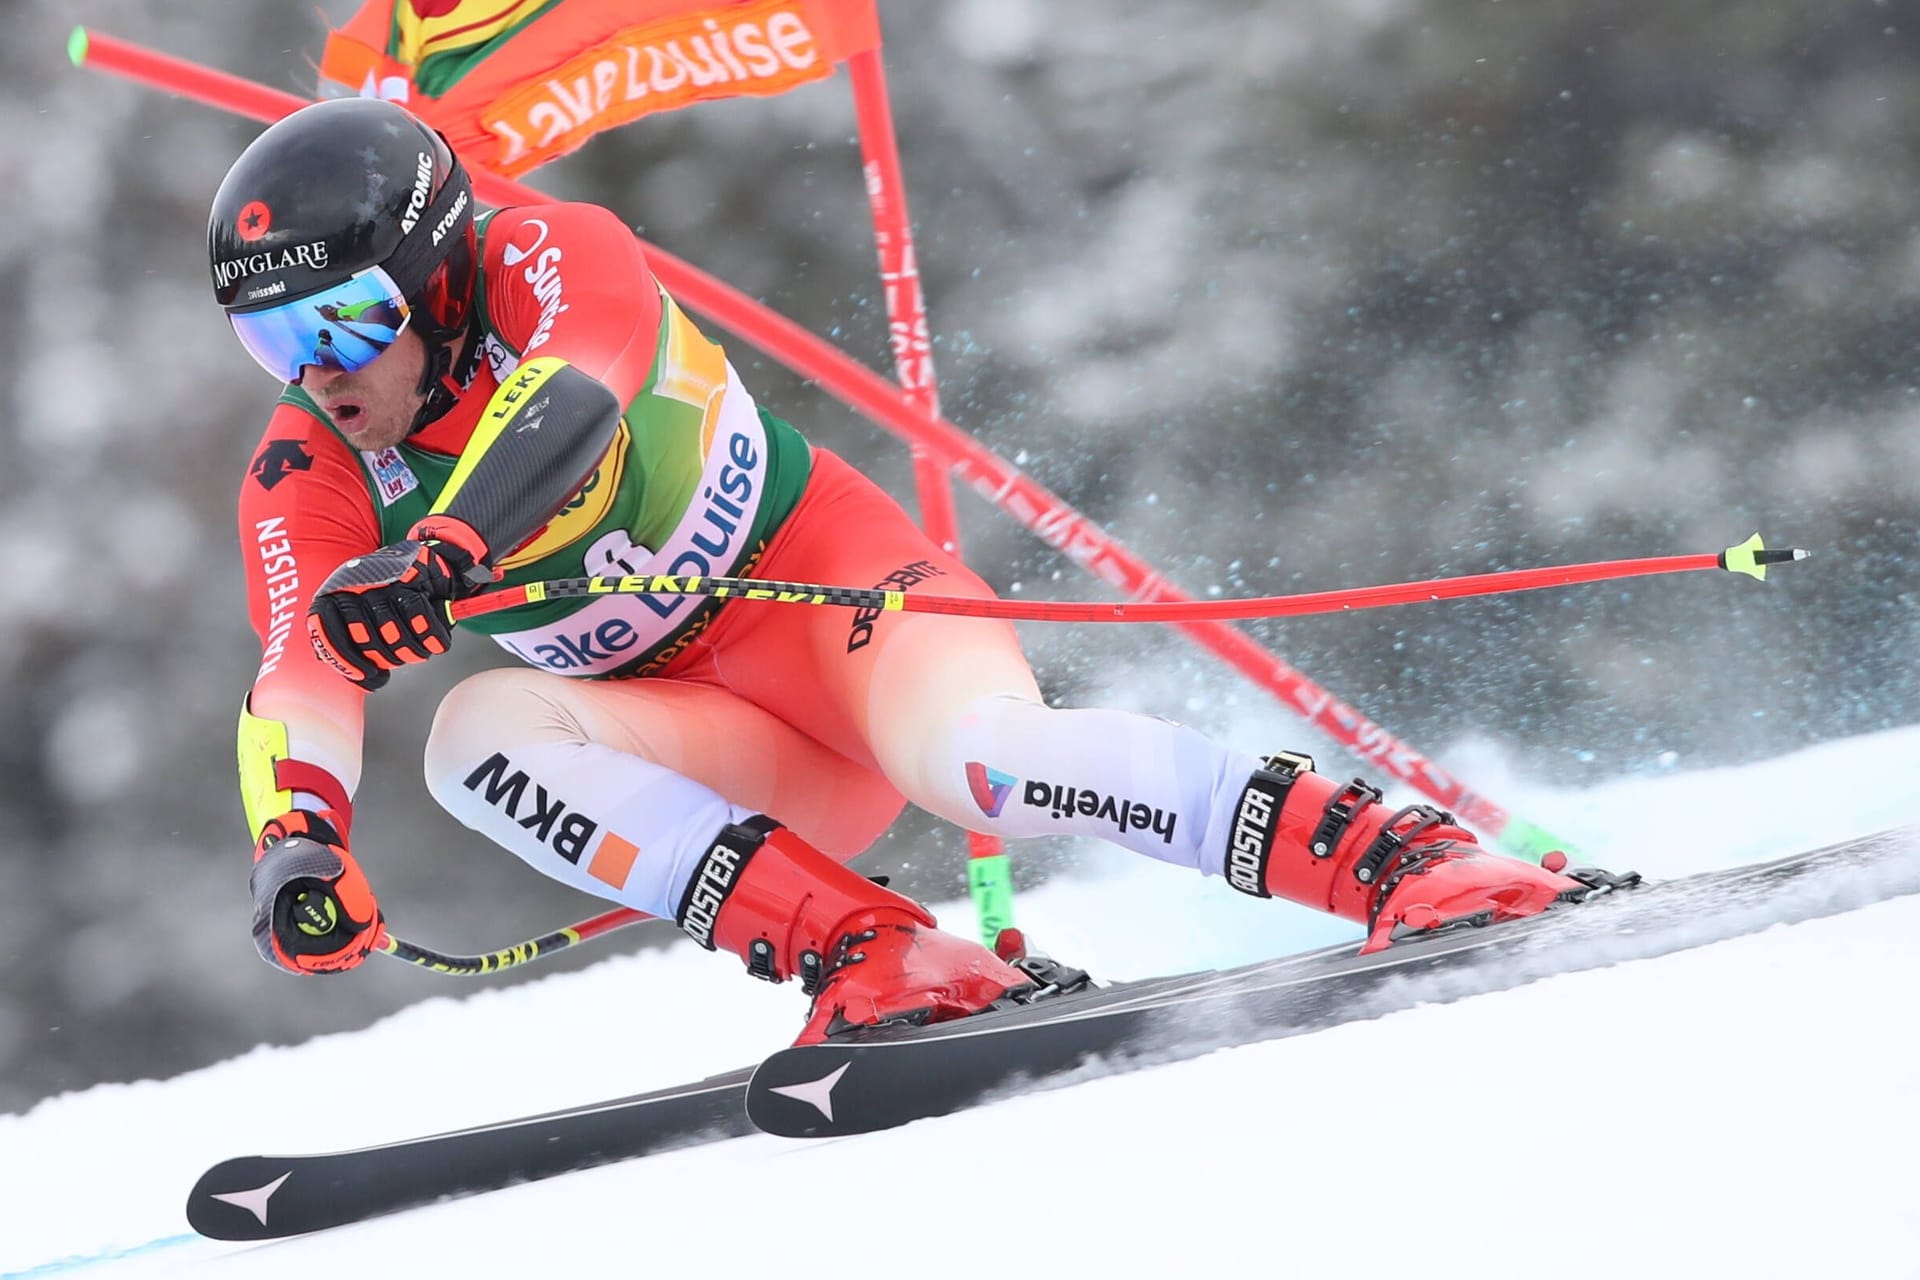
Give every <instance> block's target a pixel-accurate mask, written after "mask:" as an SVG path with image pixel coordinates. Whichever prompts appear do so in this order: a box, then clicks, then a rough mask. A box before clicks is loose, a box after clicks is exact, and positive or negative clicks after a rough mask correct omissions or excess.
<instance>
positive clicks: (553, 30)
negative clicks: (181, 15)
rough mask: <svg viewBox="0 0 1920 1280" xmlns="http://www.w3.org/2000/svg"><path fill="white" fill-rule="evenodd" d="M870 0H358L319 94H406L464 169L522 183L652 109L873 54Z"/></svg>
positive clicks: (876, 36)
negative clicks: (550, 163)
mask: <svg viewBox="0 0 1920 1280" xmlns="http://www.w3.org/2000/svg"><path fill="white" fill-rule="evenodd" d="M879 44H880V25H879V21H878V19H877V18H876V16H875V14H874V8H873V3H872V0H697V2H694V3H689V2H688V0H368V2H367V3H366V4H365V5H363V6H362V7H361V8H360V10H359V11H358V12H356V13H355V14H354V15H353V16H352V17H351V18H349V19H348V20H347V22H346V24H345V25H344V26H342V27H341V28H340V29H339V30H337V31H334V32H333V33H332V34H331V35H329V37H328V39H327V45H326V50H325V52H324V53H323V54H322V55H321V60H320V81H321V90H322V92H323V93H324V94H328V95H334V96H350V95H354V94H358V95H361V96H365V97H383V98H391V99H393V100H394V101H397V102H404V103H405V104H406V105H407V106H408V108H409V109H411V110H412V111H414V112H415V113H416V114H418V115H420V116H421V117H423V118H424V119H426V120H427V121H429V122H430V123H431V124H433V125H434V127H436V128H437V129H439V130H440V131H441V132H442V133H444V134H446V136H447V140H448V141H449V142H450V143H452V144H453V147H454V149H455V150H456V151H458V152H459V153H460V155H461V156H463V157H464V158H465V159H466V160H467V161H468V163H469V164H472V165H478V166H480V167H482V168H486V169H491V170H493V171H494V172H496V173H502V174H506V175H508V176H518V175H520V174H524V173H527V172H528V171H530V170H532V169H535V168H537V167H539V166H540V165H543V164H545V163H546V162H548V161H549V160H552V159H554V158H556V157H558V156H562V155H565V154H566V153H567V152H569V151H572V150H574V149H575V148H577V147H579V146H580V145H581V144H582V143H584V142H586V141H587V139H589V138H591V137H592V136H593V135H594V134H596V133H599V132H600V131H602V130H604V129H611V128H615V127H617V126H619V125H623V124H627V123H629V122H630V121H633V120H637V119H639V118H640V117H641V116H645V115H651V114H653V113H654V112H657V111H672V110H674V109H676V108H679V107H684V106H689V105H691V104H693V103H695V102H708V101H713V100H715V99H719V98H732V97H739V96H743V95H746V96H759V97H767V96H771V95H773V94H779V93H785V92H786V91H787V90H789V89H794V88H797V87H799V86H800V85H803V84H810V83H812V82H814V81H816V80H824V79H826V78H827V77H828V76H830V75H832V74H833V70H834V68H835V67H836V66H837V65H839V64H840V63H841V62H844V61H846V60H847V59H848V58H850V57H852V56H854V55H855V54H858V53H862V52H865V51H867V50H869V49H875V48H878V47H879Z"/></svg>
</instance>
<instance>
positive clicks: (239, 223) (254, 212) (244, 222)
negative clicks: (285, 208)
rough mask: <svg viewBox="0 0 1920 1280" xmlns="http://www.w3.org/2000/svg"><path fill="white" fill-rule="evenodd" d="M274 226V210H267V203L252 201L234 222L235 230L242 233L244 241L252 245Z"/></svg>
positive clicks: (241, 236)
mask: <svg viewBox="0 0 1920 1280" xmlns="http://www.w3.org/2000/svg"><path fill="white" fill-rule="evenodd" d="M272 226H273V210H271V209H269V208H267V203H266V201H264V200H251V201H249V202H248V203H247V207H246V208H244V209H242V210H240V216H239V217H238V218H237V219H235V220H234V224H233V229H234V230H235V231H238V232H239V233H240V238H241V239H242V240H245V241H246V242H247V243H248V244H252V243H253V242H254V241H255V240H258V239H259V238H260V237H261V236H264V235H265V234H267V231H268V229H269V228H271V227H272Z"/></svg>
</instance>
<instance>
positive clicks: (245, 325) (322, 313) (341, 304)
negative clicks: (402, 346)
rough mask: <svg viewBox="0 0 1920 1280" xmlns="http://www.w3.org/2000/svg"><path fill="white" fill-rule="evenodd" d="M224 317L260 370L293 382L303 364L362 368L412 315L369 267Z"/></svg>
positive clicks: (380, 273) (388, 282)
mask: <svg viewBox="0 0 1920 1280" xmlns="http://www.w3.org/2000/svg"><path fill="white" fill-rule="evenodd" d="M228 318H229V319H230V320H232V321H233V331H234V332H235V333H236V334H238V335H239V337H240V345H242V346H244V347H245V348H246V349H247V353H248V354H249V355H251V356H252V357H253V358H254V359H255V360H257V361H259V363H260V367H261V368H263V369H265V370H266V371H267V372H268V373H271V374H272V375H273V376H274V377H276V378H279V379H281V380H283V381H286V382H293V381H296V380H297V379H298V378H299V377H300V370H301V367H302V366H304V365H310V364H311V365H319V366H320V367H321V368H323V369H344V370H346V371H347V372H348V373H351V372H353V371H354V370H355V369H364V368H365V367H366V366H367V365H369V364H371V363H373V361H374V359H375V358H376V357H377V356H378V355H379V354H380V353H381V352H382V351H385V350H386V349H387V348H388V347H390V346H392V345H393V344H394V342H395V340H397V339H398V338H399V337H400V335H401V333H402V332H404V331H405V330H406V327H407V323H408V322H409V321H410V320H412V319H413V313H412V311H411V309H410V308H409V307H408V306H407V300H406V299H405V298H404V297H402V296H401V294H400V290H399V289H398V288H396V287H395V286H394V283H393V280H392V279H391V278H390V277H389V276H388V275H387V273H386V272H384V271H382V270H381V269H380V268H378V267H369V268H367V269H366V270H365V271H362V272H359V273H358V274H356V275H354V276H353V277H352V278H351V279H349V280H347V281H346V282H345V283H343V284H341V285H339V286H337V287H335V288H331V289H323V290H321V291H320V292H319V293H310V294H308V295H307V296H306V297H304V298H296V299H294V300H293V301H292V302H283V303H281V304H280V305H279V306H277V307H268V308H267V309H266V310H264V311H247V312H229V313H228Z"/></svg>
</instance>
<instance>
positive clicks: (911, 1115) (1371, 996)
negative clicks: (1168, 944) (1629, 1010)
mask: <svg viewBox="0 0 1920 1280" xmlns="http://www.w3.org/2000/svg"><path fill="white" fill-rule="evenodd" d="M1916 892H1920V833H1917V832H1916V831H1915V829H1913V828H1903V829H1901V830H1898V831H1890V832H1883V833H1881V834H1879V835H1875V836H1869V837H1866V838H1864V839H1861V840H1854V841H1848V842H1845V843H1842V844H1836V845H1832V846H1829V847H1827V848H1825V849H1819V850H1815V851H1812V852H1809V853H1804V854H1798V855H1795V856H1793V857H1789V858H1782V859H1780V860H1779V861H1777V862H1769V863H1761V864H1757V865H1754V866H1747V867H1738V868H1733V869H1730V870H1725V871H1714V872H1707V873H1704V874H1701V875H1695V876H1688V877H1684V878H1681V879H1677V880H1670V881H1665V882H1661V883H1658V884H1649V885H1642V886H1639V887H1636V888H1630V889H1622V890H1618V891H1615V892H1612V893H1609V894H1606V895H1604V896H1600V897H1596V898H1590V899H1588V900H1587V901H1586V902H1584V903H1581V904H1578V905H1569V906H1564V907H1560V908H1557V909H1555V910H1553V911H1550V912H1548V913H1546V914H1544V915H1541V916H1536V917H1533V918H1531V919H1528V920H1521V921H1515V922H1512V923H1510V924H1503V925H1495V926H1491V927H1485V928H1468V929H1461V930H1457V931H1455V932H1451V933H1445V934H1439V935H1435V936H1429V937H1424V938H1417V939H1411V940H1408V941H1405V942H1402V943H1399V944H1397V945H1395V946H1394V947H1392V948H1390V949H1388V950H1387V951H1384V952H1381V953H1378V954H1375V955H1369V956H1360V955H1355V954H1354V948H1353V947H1352V946H1345V947H1336V948H1330V949H1327V950H1323V951H1318V952H1313V953H1309V954H1306V955H1299V956H1290V957H1286V958H1283V959H1278V960H1272V961H1266V962H1263V963H1260V964H1253V965H1248V966H1245V967H1243V968H1238V969H1231V970H1224V971H1221V972H1217V973H1202V974H1193V975H1189V976H1187V977H1180V978H1161V979H1150V980H1147V981H1144V982H1134V983H1125V984H1121V985H1118V986H1113V987H1107V988H1102V989H1094V990H1092V991H1090V992H1087V993H1085V994H1077V995H1064V996H1060V997H1058V998H1056V999H1053V1000H1042V1001H1039V1002H1037V1003H1034V1004H1030V1005H1026V1006H1020V1007H1015V1008H1011V1009H1004V1010H997V1011H992V1012H988V1013H983V1014H976V1015H975V1016H973V1017H971V1018H965V1019H962V1020H960V1021H957V1022H949V1023H942V1024H939V1025H936V1026H932V1027H913V1026H905V1025H892V1026H884V1027H876V1028H868V1029H862V1030H859V1031H854V1032H848V1033H846V1034H845V1035H844V1036H840V1037H836V1038H835V1039H834V1040H832V1041H830V1042H828V1043H826V1044H818V1045H805V1046H800V1047H797V1048H790V1049H783V1050H781V1051H780V1052H778V1053H775V1054H774V1055H773V1056H772V1057H770V1058H768V1059H767V1060H766V1061H765V1062H763V1063H762V1064H761V1065H760V1068H759V1070H758V1071H756V1072H755V1073H754V1075H753V1081H752V1084H751V1085H750V1086H749V1088H748V1090H747V1114H748V1115H749V1116H750V1117H751V1118H752V1120H753V1122H754V1124H755V1125H756V1126H758V1127H759V1128H760V1129H762V1130H765V1131H766V1132H768V1133H774V1134H779V1135H782V1136H785V1137H795V1138H812V1137H829V1136H835V1135H841V1134H852V1133H865V1132H869V1131H871V1130H875V1129H885V1128H889V1127H891V1126H894V1125H899V1124H904V1123H906V1122H908V1121H910V1120H916V1119H922V1118H925V1117H929V1116H938V1115H945V1114H947V1113H949V1112H952V1111H957V1110H959V1109H961V1108H963V1107H968V1106H972V1105H974V1104H976V1103H979V1102H982V1101H985V1100H987V1099H989V1098H992V1097H995V1096H1002V1095H1006V1094H1010V1093H1014V1092H1019V1091H1021V1090H1024V1089H1028V1088H1031V1087H1034V1086H1035V1084H1036V1082H1040V1081H1044V1080H1045V1079H1047V1078H1048V1077H1053V1076H1059V1075H1062V1074H1064V1073H1068V1072H1072V1071H1075V1070H1077V1069H1080V1068H1082V1067H1085V1066H1087V1065H1088V1064H1089V1063H1091V1062H1093V1061H1094V1060H1095V1059H1098V1060H1099V1062H1100V1064H1101V1066H1102V1068H1103V1069H1111V1068H1114V1067H1116V1066H1119V1065H1135V1066H1139V1065H1150V1064H1154V1063H1160V1062H1167V1061H1173V1060H1177V1059H1182V1058H1190V1057H1196V1056H1198V1055H1200V1054H1203V1053H1207V1052H1209V1051H1211V1050H1213V1049H1217V1048H1221V1047H1225V1046H1228V1045H1239V1044H1251V1043H1255V1042H1258V1041H1262V1040H1272V1039H1278V1038H1281V1037H1284V1036H1292V1035H1300V1034H1302V1033H1304V1032H1309V1031H1314V1030H1318V1029H1320V1028H1323V1027H1328V1026H1332V1025H1334V1024H1336V1023H1341V1022H1351V1021H1355V1020H1358V1019H1361V1018H1371V1017H1378V1016H1380V1015H1382V1014H1386V1013H1391V1012H1394V1011H1396V1010H1399V1009H1405V1008H1408V1007H1410V1006H1412V1005H1415V1004H1419V1003H1436V1002H1444V1001H1447V1000H1452V999H1457V998H1459V997H1461V996H1463V995H1469V994H1476V993H1479V992H1483V991H1492V990H1503V989H1506V988H1510V987H1515V986H1520V985H1522V984H1524V983H1527V982H1531V981H1534V980H1536V979H1539V978H1544V977H1548V976H1551V975H1554V974H1558V973H1566V972H1570V971H1573V970H1576V969H1591V968H1598V967H1601V966H1603V965H1608V964H1614V963H1618V962H1620V961H1625V960H1633V959H1641V958H1645V957H1649V956H1656V955H1664V954H1667V953H1670V952H1673V951H1680V950H1684V949H1686V948H1688V947H1694V946H1699V945H1702V944H1704V943H1708V942H1714V941H1719V940H1721V939H1725V938H1730V937H1734V936H1737V935H1739V934H1743V933H1750V932H1753V931H1754V930H1756V929H1761V928H1765V927H1767V926H1768V925H1771V924H1774V923H1784V922H1791V921H1796V920H1807V919H1813V918H1815V917H1818V916H1824V915H1833V914H1837V913H1839V912H1842V911H1848V910H1852V909H1854V908H1856V907H1860V906H1865V905H1867V904H1869V903H1872V902H1876V901H1879V900H1881V899H1883V898H1888V897H1894V896H1897V895H1900V894H1905V893H1916Z"/></svg>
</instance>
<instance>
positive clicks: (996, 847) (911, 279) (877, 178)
mask: <svg viewBox="0 0 1920 1280" xmlns="http://www.w3.org/2000/svg"><path fill="white" fill-rule="evenodd" d="M847 74H848V76H849V77H850V78H851V79H852V81H853V109H854V113H855V116H856V118H857V119H858V121H859V129H860V156H861V161H862V164H861V172H862V176H863V177H864V178H865V180H866V184H867V203H868V205H869V207H870V208H871V209H872V211H873V240H874V245H875V247H876V248H877V249H878V251H879V254H880V283H881V285H882V287H883V288H884V290H885V293H886V302H887V333H888V336H889V340H890V342H891V345H892V347H893V367H894V372H895V373H896V375H897V376H898V377H899V380H900V387H901V390H903V391H904V392H905V393H906V398H907V403H908V404H910V405H912V406H913V407H914V408H915V409H918V410H919V411H920V412H921V413H922V414H923V415H924V416H925V417H927V418H929V419H932V418H938V417H939V416H940V390H939V387H938V386H937V385H936V383H935V380H934V373H933V334H932V330H931V328H930V327H929V326H928V324H927V295H926V292H925V291H924V290H923V289H922V288H921V287H920V269H919V260H918V258H917V257H916V255H915V253H914V249H913V223H912V220H911V219H910V218H909V217H908V216H907V188H906V180H905V178H904V176H903V175H902V173H901V170H900V142H899V138H898V136H897V135H896V134H895V133H894V129H893V101H892V99H891V98H890V97H889V96H888V94H887V72H886V64H885V63H884V62H883V61H882V60H881V53H880V46H878V45H875V46H874V47H873V48H871V49H866V50H863V51H862V52H860V53H856V54H854V55H853V56H852V57H851V58H848V59H847ZM908 447H909V448H910V449H911V450H912V456H913V478H914V488H915V490H916V491H917V492H918V494H919V497H920V523H921V525H922V526H923V527H924V528H925V529H926V531H927V536H928V537H930V538H932V539H933V540H934V541H935V542H937V543H939V544H940V545H941V546H942V547H944V548H946V550H947V552H948V553H949V554H951V555H955V556H958V555H959V554H960V521H959V517H958V515H957V513H956V512H955V511H954V506H953V487H952V481H951V479H950V478H949V477H948V474H947V460H946V459H945V458H944V457H942V456H941V455H939V454H937V453H935V452H934V451H933V450H931V449H929V448H927V447H926V446H925V445H924V444H920V443H913V444H910V445H909V446H908ZM967 886H968V889H969V891H970V893H971V895H972V897H973V905H974V912H975V915H976V916H977V917H978V921H979V925H980V936H981V940H982V941H984V942H985V943H986V944H987V945H988V946H992V945H994V943H995V942H996V941H997V940H998V939H999V937H1000V931H1001V930H1002V929H1006V928H1009V927H1011V926H1012V924H1013V867H1012V864H1011V863H1010V862H1009V861H1008V860H1007V851H1006V846H1005V844H1004V843H1003V842H1002V841H1001V840H1000V839H999V838H998V837H996V836H989V835H982V834H981V833H980V832H978V831H969V832H967Z"/></svg>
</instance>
